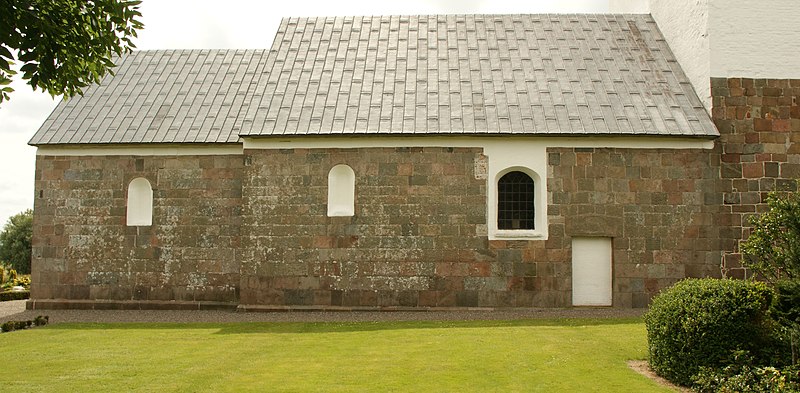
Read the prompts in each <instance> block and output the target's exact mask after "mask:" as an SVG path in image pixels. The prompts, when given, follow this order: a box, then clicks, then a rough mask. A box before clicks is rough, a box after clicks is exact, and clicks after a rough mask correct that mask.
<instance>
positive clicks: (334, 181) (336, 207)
mask: <svg viewBox="0 0 800 393" xmlns="http://www.w3.org/2000/svg"><path fill="white" fill-rule="evenodd" d="M355 201H356V174H355V172H353V169H352V168H350V167H349V166H347V165H344V164H340V165H336V166H335V167H333V168H331V171H330V172H328V217H349V216H352V215H353V214H355Z"/></svg>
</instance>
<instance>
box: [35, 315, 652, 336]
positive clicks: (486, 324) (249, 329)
mask: <svg viewBox="0 0 800 393" xmlns="http://www.w3.org/2000/svg"><path fill="white" fill-rule="evenodd" d="M637 323H641V318H602V319H600V318H598V319H571V318H565V319H522V320H508V321H502V320H489V321H380V322H225V323H138V322H136V323H63V324H56V325H50V326H48V327H47V329H54V330H125V329H137V330H142V329H145V330H147V329H153V330H173V329H177V330H180V329H218V331H217V332H215V334H257V333H272V334H277V333H288V334H297V333H337V332H339V333H349V332H367V331H382V330H408V329H469V328H492V327H497V328H501V327H537V326H538V327H575V328H580V327H587V326H602V325H630V324H637Z"/></svg>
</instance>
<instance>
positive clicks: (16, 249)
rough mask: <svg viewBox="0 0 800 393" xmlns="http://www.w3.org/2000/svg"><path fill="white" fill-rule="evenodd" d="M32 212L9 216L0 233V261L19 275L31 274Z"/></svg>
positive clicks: (27, 211)
mask: <svg viewBox="0 0 800 393" xmlns="http://www.w3.org/2000/svg"><path fill="white" fill-rule="evenodd" d="M32 234H33V210H30V209H28V210H26V211H24V212H22V213H19V214H16V215H14V216H11V218H9V219H8V222H7V223H6V225H5V226H4V227H3V232H0V261H3V262H7V263H9V264H11V267H13V268H14V269H15V270H16V271H17V272H19V273H20V274H30V272H31V235H32Z"/></svg>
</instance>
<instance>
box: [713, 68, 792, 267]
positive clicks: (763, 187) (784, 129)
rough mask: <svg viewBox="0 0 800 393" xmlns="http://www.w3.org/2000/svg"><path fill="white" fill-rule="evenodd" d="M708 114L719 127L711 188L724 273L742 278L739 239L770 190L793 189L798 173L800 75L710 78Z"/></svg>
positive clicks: (743, 234) (745, 231)
mask: <svg viewBox="0 0 800 393" xmlns="http://www.w3.org/2000/svg"><path fill="white" fill-rule="evenodd" d="M711 94H712V100H713V110H712V115H713V116H712V117H713V120H714V123H715V124H716V125H717V128H718V129H719V131H720V134H721V137H720V139H719V141H718V143H717V145H718V147H717V150H718V153H719V154H720V157H721V168H720V179H719V180H718V182H717V186H716V190H717V191H718V199H719V204H720V211H719V216H718V222H719V223H720V225H721V227H722V228H721V229H720V243H721V244H720V249H721V250H723V252H724V254H725V255H724V263H723V269H724V271H725V273H726V274H727V275H728V276H731V277H745V276H747V272H746V271H745V270H744V269H743V268H742V267H741V255H740V254H739V253H738V244H739V242H740V241H741V240H742V239H746V238H747V236H748V234H749V231H748V226H749V222H750V221H749V220H750V218H751V217H752V216H753V215H754V214H757V213H760V212H763V211H764V210H765V209H766V204H765V198H766V196H767V194H768V193H769V192H770V191H796V190H797V183H796V181H797V179H798V178H800V102H799V101H800V80H798V79H748V78H712V79H711Z"/></svg>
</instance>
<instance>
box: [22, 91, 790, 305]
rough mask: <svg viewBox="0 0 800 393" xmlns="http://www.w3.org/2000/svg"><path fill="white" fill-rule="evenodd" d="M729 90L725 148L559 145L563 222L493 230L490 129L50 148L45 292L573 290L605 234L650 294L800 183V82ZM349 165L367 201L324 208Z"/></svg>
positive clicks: (625, 294) (553, 207)
mask: <svg viewBox="0 0 800 393" xmlns="http://www.w3.org/2000/svg"><path fill="white" fill-rule="evenodd" d="M727 83H735V82H727V81H726V84H727ZM766 83H767V84H769V83H771V82H766ZM787 83H788V84H789V86H791V83H792V82H787ZM718 84H719V82H715V86H717V85H718ZM754 88H755V87H754ZM721 89H722V88H720V87H719V86H717V87H716V88H715V91H717V92H722V90H721ZM726 89H728V90H727V92H728V93H730V91H731V90H733V89H734V88H730V87H729V88H726ZM764 89H768V87H762V90H761V91H762V92H764ZM782 89H783V90H780V89H779V90H780V91H781V92H783V94H785V92H786V91H788V90H787V89H793V88H792V87H784V88H782ZM742 91H743V93H742V94H744V91H745V90H742ZM766 92H768V93H770V94H773V93H774V94H778V93H777V91H776V90H766ZM731 97H736V96H735V95H731ZM715 99H718V98H715ZM719 100H722V102H724V103H725V104H726V105H727V106H728V107H730V108H733V109H730V110H726V111H724V112H723V113H725V116H726V117H725V118H724V119H720V118H719V116H717V119H716V120H717V122H718V126H720V127H721V130H722V131H723V137H722V139H721V141H725V143H724V144H718V146H717V147H716V148H715V149H712V150H702V149H634V148H549V149H548V150H547V160H548V173H547V179H548V180H547V182H548V215H549V217H548V222H549V238H548V239H547V240H492V241H489V240H488V237H487V223H486V220H487V218H486V216H487V206H486V203H487V195H486V194H487V184H486V179H485V174H484V173H482V172H481V173H476V168H481V167H482V166H481V165H479V164H484V163H485V162H486V159H487V158H486V156H484V151H483V149H482V148H448V147H424V148H422V147H404V148H353V149H333V148H331V149H326V148H319V149H284V150H276V149H253V150H250V149H248V150H244V154H243V155H231V156H178V157H174V156H148V157H134V156H93V157H68V156H39V157H38V158H37V173H36V190H37V191H36V192H37V198H36V204H35V217H34V264H33V271H34V277H33V280H34V287H33V294H32V295H33V298H34V299H37V300H43V299H70V300H78V301H81V300H85V301H117V302H119V301H133V302H136V301H141V302H145V303H146V302H159V301H177V302H193V303H203V302H207V303H208V302H224V303H228V304H232V305H235V304H241V305H244V306H246V307H249V306H253V305H256V306H259V305H260V306H265V307H268V308H283V307H321V308H327V307H342V308H359V307H360V308H387V307H388V308H403V307H569V306H570V305H571V295H572V271H571V269H572V268H571V258H572V255H571V246H572V240H573V238H574V237H587V236H588V237H606V238H610V239H611V241H612V245H613V306H614V307H644V306H646V305H647V304H648V302H649V300H650V299H651V298H652V296H653V295H654V294H656V293H657V292H658V291H659V290H661V289H663V288H665V287H667V286H669V285H671V284H672V283H674V282H675V281H677V280H679V279H681V278H684V277H703V276H720V266H721V265H723V263H724V264H725V265H724V266H725V267H727V268H728V271H727V273H728V274H732V272H736V271H738V270H736V267H737V266H734V265H733V264H734V263H735V262H736V261H737V259H736V258H737V254H735V248H736V244H737V242H738V241H739V240H741V238H742V236H743V235H744V233H745V232H746V230H745V229H744V228H745V225H743V223H744V222H745V221H744V220H746V219H747V215H748V214H752V213H755V212H757V211H759V209H763V203H762V200H763V197H764V192H766V191H768V190H771V189H776V188H780V187H786V188H791V187H794V186H795V183H794V181H793V178H794V177H795V176H797V172H798V171H800V159H797V158H794V157H796V156H795V150H796V149H797V148H796V147H794V143H795V141H794V139H793V138H794V137H793V136H792V135H794V134H796V133H792V132H789V131H792V130H794V131H796V130H797V128H796V126H797V124H796V121H797V119H796V118H795V119H792V116H794V115H796V114H797V113H796V109H797V106H796V96H793V98H791V100H792V101H791V104H786V105H783V106H781V105H779V104H775V105H769V104H770V103H772V102H773V100H771V99H768V100H761V101H759V102H761V104H762V105H759V106H757V108H758V109H754V108H756V106H753V105H749V106H747V105H745V107H747V108H750V109H748V110H747V111H749V112H747V111H745V112H741V113H742V115H741V117H742V119H733V120H731V119H728V117H727V116H728V114H729V113H730V114H731V116H732V117H734V118H735V117H736V116H739V112H737V111H738V109H737V108H739V106H734V105H732V104H733V103H736V102H740V101H737V99H735V98H727V97H726V98H719ZM754 100H755V98H754ZM745 102H746V101H745ZM765 102H766V104H765ZM774 102H776V103H780V102H787V103H788V102H789V101H787V99H779V97H776V99H775V100H774ZM765 107H766V108H767V109H764V108H765ZM715 110H719V108H717V109H715ZM764 111H765V112H764ZM715 113H716V112H715ZM747 113H750V118H748V117H747ZM754 113H758V115H759V118H761V119H767V120H769V122H768V123H764V122H762V121H755V120H752V116H754ZM766 114H769V115H766ZM781 116H783V117H786V116H788V118H786V119H784V118H783V117H781ZM781 120H788V123H787V122H784V121H781ZM748 124H749V125H750V126H749V127H750V128H748ZM767 125H769V127H767ZM725 127H727V128H725ZM793 127H794V128H793ZM765 128H769V129H768V130H767V129H765ZM748 130H749V131H748ZM784 130H786V131H784ZM781 136H782V137H783V138H784V139H780V140H779V141H778V139H779V137H781ZM754 138H757V139H754ZM776 138H777V139H776ZM774 141H777V142H774ZM781 144H783V145H784V146H788V147H789V153H786V152H784V153H780V147H781V146H782V145H781ZM489 159H490V160H491V157H490V158H489ZM338 164H347V165H349V166H351V167H352V169H353V170H354V172H355V176H356V181H355V183H356V186H355V195H356V197H355V214H354V216H352V217H328V216H327V214H326V213H327V206H326V204H327V195H328V194H327V180H328V172H329V170H330V169H331V168H332V167H334V166H335V165H338ZM720 175H721V176H722V177H720ZM136 177H144V178H147V179H148V180H149V181H150V182H151V184H152V186H153V190H154V214H153V225H152V226H149V227H145V226H141V227H128V226H126V225H125V212H126V208H125V200H126V195H125V194H126V190H127V185H128V183H129V182H130V180H131V179H133V178H136Z"/></svg>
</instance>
